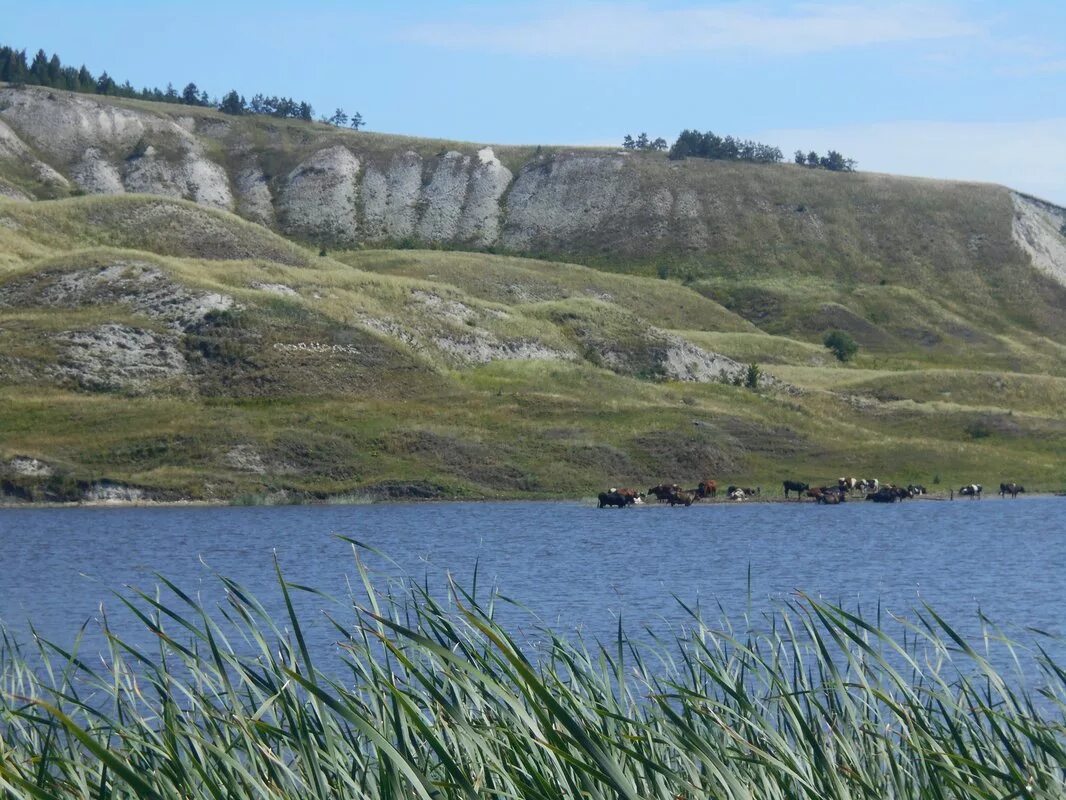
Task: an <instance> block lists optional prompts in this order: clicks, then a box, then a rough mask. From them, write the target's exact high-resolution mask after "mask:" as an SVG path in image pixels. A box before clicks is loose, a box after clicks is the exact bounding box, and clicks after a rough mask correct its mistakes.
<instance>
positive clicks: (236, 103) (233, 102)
mask: <svg viewBox="0 0 1066 800" xmlns="http://www.w3.org/2000/svg"><path fill="white" fill-rule="evenodd" d="M247 108H248V104H247V103H246V102H245V101H244V98H243V97H241V96H240V95H239V94H237V90H236V89H232V90H230V92H229V93H228V94H226V96H225V97H223V98H222V102H221V103H219V104H218V110H219V111H221V112H222V113H223V114H243V113H244V112H245V111H246V110H247Z"/></svg>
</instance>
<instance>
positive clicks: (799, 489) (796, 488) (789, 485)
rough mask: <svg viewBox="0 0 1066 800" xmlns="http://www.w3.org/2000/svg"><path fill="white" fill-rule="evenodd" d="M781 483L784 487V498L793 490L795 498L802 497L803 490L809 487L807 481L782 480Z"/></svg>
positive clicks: (799, 498) (800, 498)
mask: <svg viewBox="0 0 1066 800" xmlns="http://www.w3.org/2000/svg"><path fill="white" fill-rule="evenodd" d="M781 485H782V486H784V487H785V499H786V500H788V493H789V492H795V493H796V499H797V500H802V499H803V492H805V491H807V490H808V489H810V488H811V485H810V484H809V483H800V482H799V481H782V482H781Z"/></svg>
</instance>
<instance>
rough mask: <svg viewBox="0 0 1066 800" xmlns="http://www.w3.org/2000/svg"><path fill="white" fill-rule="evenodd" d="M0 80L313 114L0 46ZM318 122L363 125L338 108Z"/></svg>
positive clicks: (280, 100) (273, 101)
mask: <svg viewBox="0 0 1066 800" xmlns="http://www.w3.org/2000/svg"><path fill="white" fill-rule="evenodd" d="M0 82H3V83H10V84H14V85H16V86H21V85H27V84H28V85H30V86H45V87H48V88H51V89H63V90H65V91H68V92H82V93H87V94H98V95H105V96H109V97H124V98H129V99H137V100H147V101H149V102H154V103H171V104H180V105H187V106H199V107H206V108H217V109H218V110H219V111H221V112H222V113H223V114H233V115H236V114H264V115H269V116H272V117H280V118H282V119H298V120H302V121H304V122H310V121H311V120H312V119H313V115H314V109H313V108H312V107H311V105H310V104H309V103H307V102H303V101H297V100H293V99H292V98H290V97H276V96H273V95H271V96H266V95H263V94H256V95H255V96H254V97H253V98H252V101H251V103H250V104H249V103H248V102H247V101H245V99H244V97H243V96H242V95H240V94H239V93H238V92H237V91H236V90H231V91H229V92H227V93H226V94H225V95H223V97H222V99H221V100H218V99H217V97H216V98H215V99H213V100H212V99H210V98H209V97H208V94H207V91H206V90H201V89H200V88H199V87H198V86H197V85H196V84H195V83H193V82H190V83H188V84H186V85H185V88H184V89H182V90H181V91H180V92H179V91H178V90H177V89H175V88H174V86H173V84H169V83H168V84H167V88H166V89H159V88H158V87H157V88H154V89H149V88H148V87H144V88H143V89H140V90H137V89H135V88H134V87H133V85H132V84H131V83H130V82H129V81H126V82H125V83H122V84H118V83H116V81H115V79H114V78H112V77H111V76H110V75H108V74H107V71H106V70H105V71H104V72H101V73H100V75H99V76H98V77H97V76H94V75H93V74H92V73H91V72H90V71H89V70H88V69H87V68H86V66H85V65H84V64H82V65H81V68H80V69H79V68H75V67H72V66H63V62H62V61H61V60H60V58H59V56H58V55H57V54H54V53H53V54H52V57H51V58H49V57H48V54H47V53H45V51H44V50H38V51H37V54H36V55H35V56H34V57H33V59H32V60H29V59H27V56H26V51H25V50H16V49H14V48H13V47H10V46H0ZM341 117H343V119H341ZM322 121H323V122H328V123H330V124H332V125H337V126H343V125H345V124H348V123H349V122H350V124H351V127H352V128H353V129H354V130H359V128H360V127H362V125H363V124H364V123H363V116H362V114H360V113H359V112H356V113H355V114H353V115H352V116H351V117H349V116H348V115H347V114H345V113H344V112H343V110H342V109H337V111H336V112H335V113H334V115H333V116H332V117H330V118H329V119H323V120H322Z"/></svg>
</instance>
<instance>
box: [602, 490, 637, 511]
mask: <svg viewBox="0 0 1066 800" xmlns="http://www.w3.org/2000/svg"><path fill="white" fill-rule="evenodd" d="M634 501H635V500H634V498H633V497H632V496H630V495H627V494H619V493H618V492H600V506H599V507H600V508H606V507H607V506H617V507H618V508H625V507H626V506H630V505H633V503H634Z"/></svg>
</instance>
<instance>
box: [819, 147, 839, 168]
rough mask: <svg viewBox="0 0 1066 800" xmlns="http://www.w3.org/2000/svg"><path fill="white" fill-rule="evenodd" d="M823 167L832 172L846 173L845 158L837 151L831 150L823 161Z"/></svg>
mask: <svg viewBox="0 0 1066 800" xmlns="http://www.w3.org/2000/svg"><path fill="white" fill-rule="evenodd" d="M820 163H821V165H822V166H823V167H825V168H826V169H827V170H830V171H831V172H843V171H844V156H842V155H840V153H838V152H837V151H836V150H830V151H829V152H828V153H826V154H825V155H824V156H823V157H822V159H821V161H820Z"/></svg>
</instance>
